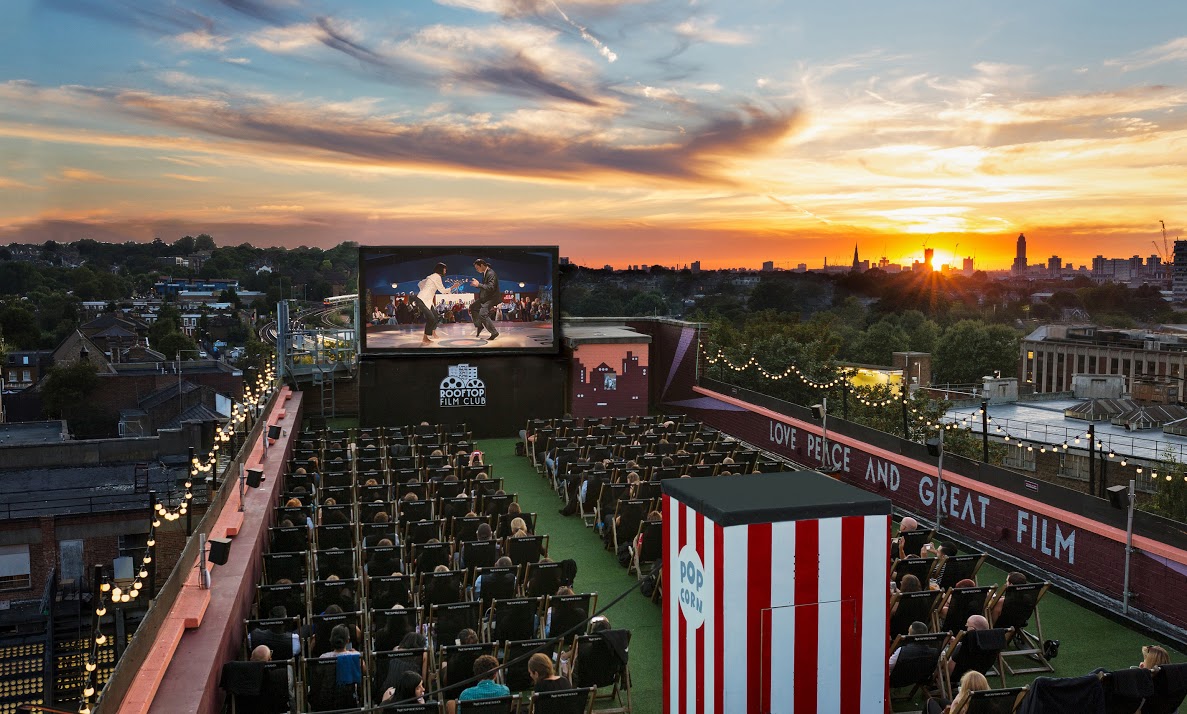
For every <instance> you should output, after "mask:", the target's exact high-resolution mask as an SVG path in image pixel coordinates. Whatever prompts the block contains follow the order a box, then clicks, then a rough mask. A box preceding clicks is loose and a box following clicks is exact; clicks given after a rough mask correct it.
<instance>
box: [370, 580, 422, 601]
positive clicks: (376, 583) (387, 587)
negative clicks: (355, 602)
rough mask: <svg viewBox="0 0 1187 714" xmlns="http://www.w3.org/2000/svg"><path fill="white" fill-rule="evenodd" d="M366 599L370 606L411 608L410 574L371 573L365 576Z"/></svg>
mask: <svg viewBox="0 0 1187 714" xmlns="http://www.w3.org/2000/svg"><path fill="white" fill-rule="evenodd" d="M367 590H368V601H369V602H370V604H371V607H373V608H375V607H380V608H384V607H394V606H396V605H399V606H401V607H407V608H411V607H412V605H413V602H414V601H413V599H412V576H410V575H379V574H377V573H373V574H371V576H370V577H368V578H367Z"/></svg>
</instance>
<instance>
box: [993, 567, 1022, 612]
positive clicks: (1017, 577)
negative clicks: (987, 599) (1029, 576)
mask: <svg viewBox="0 0 1187 714" xmlns="http://www.w3.org/2000/svg"><path fill="white" fill-rule="evenodd" d="M1006 584H1007V585H1026V574H1025V573H1020V572H1018V571H1017V570H1015V571H1013V572H1012V573H1010V574H1009V575H1007V576H1006ZM1007 597H1009V596H1008V595H1003V596H1002V597H1000V598H998V600H997V602H996V603H995V604H994V605H993V619H994V621H997V618H999V617H1001V614H1002V608H1003V607H1005V606H1006V598H1007Z"/></svg>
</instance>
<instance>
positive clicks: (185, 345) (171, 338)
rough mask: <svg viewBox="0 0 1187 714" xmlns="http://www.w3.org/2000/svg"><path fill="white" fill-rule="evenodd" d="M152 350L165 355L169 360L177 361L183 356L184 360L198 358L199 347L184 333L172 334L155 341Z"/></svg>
mask: <svg viewBox="0 0 1187 714" xmlns="http://www.w3.org/2000/svg"><path fill="white" fill-rule="evenodd" d="M152 348H153V349H154V350H156V351H157V352H160V353H161V354H163V355H165V357H167V358H168V359H176V358H177V355H179V354H180V355H181V359H183V360H192V359H197V358H198V354H197V352H198V345H197V344H195V343H194V341H193V340H192V339H190V338H189V337H187V336H186V335H185V334H184V333H182V332H170V333H167V334H166V335H165V336H164V337H161V338H160V339H158V340H156V341H154V342H153V343H152Z"/></svg>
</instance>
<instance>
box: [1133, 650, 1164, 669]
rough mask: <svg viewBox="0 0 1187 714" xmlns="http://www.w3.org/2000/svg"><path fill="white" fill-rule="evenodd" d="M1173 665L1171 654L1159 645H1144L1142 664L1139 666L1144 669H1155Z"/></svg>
mask: <svg viewBox="0 0 1187 714" xmlns="http://www.w3.org/2000/svg"><path fill="white" fill-rule="evenodd" d="M1170 663H1171V656H1170V654H1169V653H1168V652H1167V651H1166V650H1165V649H1163V648H1162V647H1159V646H1158V645H1143V646H1142V663H1141V664H1139V665H1138V667H1141V668H1142V669H1154V668H1155V667H1161V666H1163V665H1165V664H1170Z"/></svg>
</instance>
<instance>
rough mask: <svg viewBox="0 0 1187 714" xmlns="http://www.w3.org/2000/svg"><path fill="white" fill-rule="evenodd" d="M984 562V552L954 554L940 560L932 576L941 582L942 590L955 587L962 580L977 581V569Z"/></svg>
mask: <svg viewBox="0 0 1187 714" xmlns="http://www.w3.org/2000/svg"><path fill="white" fill-rule="evenodd" d="M984 562H985V554H984V553H969V554H967V555H953V556H951V557H948V558H943V559H941V560H940V563H939V564H938V565H937V566H936V571H935V572H934V573H933V574H932V577H934V578H935V579H936V580H937V581H938V582H939V584H940V589H941V590H947V589H948V588H954V587H956V584H957V583H959V582H960V581H961V580H966V579H967V580H972V581H973V582H977V571H979V570H980V569H981V565H982V564H983V563H984Z"/></svg>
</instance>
